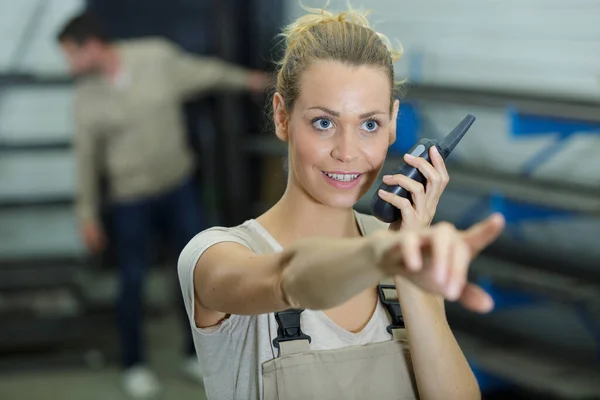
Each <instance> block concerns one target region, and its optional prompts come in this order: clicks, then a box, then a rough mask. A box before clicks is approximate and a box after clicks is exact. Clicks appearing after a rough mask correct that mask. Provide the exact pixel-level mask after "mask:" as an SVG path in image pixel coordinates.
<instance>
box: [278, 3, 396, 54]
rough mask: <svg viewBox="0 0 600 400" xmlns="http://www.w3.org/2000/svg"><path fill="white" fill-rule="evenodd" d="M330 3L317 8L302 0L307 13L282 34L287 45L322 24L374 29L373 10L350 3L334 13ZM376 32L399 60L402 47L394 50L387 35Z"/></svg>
mask: <svg viewBox="0 0 600 400" xmlns="http://www.w3.org/2000/svg"><path fill="white" fill-rule="evenodd" d="M328 4H329V0H328V1H327V3H326V4H325V5H324V6H323V8H315V7H307V6H305V5H303V4H302V2H300V6H301V7H302V8H303V9H304V10H305V11H306V12H307V14H305V15H302V16H301V17H299V18H298V19H296V20H295V21H294V22H293V23H291V24H290V25H288V26H287V27H286V28H285V29H284V30H283V32H282V33H281V34H280V36H281V37H283V38H284V39H285V43H286V47H288V48H289V47H292V46H293V45H294V43H295V42H296V41H297V40H298V38H299V37H301V36H302V35H303V34H304V33H305V32H307V31H309V30H310V29H311V28H313V27H315V26H317V25H321V24H328V23H348V24H353V25H358V26H361V27H364V28H368V29H371V30H373V29H372V28H371V25H370V23H369V19H368V18H367V17H368V15H369V14H370V13H371V11H369V10H358V9H354V8H351V7H350V5H348V10H346V11H341V12H339V13H332V12H331V11H328V10H327V9H326V7H327V5H328ZM373 31H374V30H373ZM374 32H375V31H374ZM375 33H376V34H377V36H379V38H380V39H381V41H382V42H383V43H384V44H385V46H386V47H387V48H388V49H389V51H390V54H391V56H392V60H393V61H397V60H399V59H400V58H401V57H402V48H400V49H399V50H394V49H393V47H392V45H391V43H390V41H389V39H388V38H387V36H385V35H384V34H382V33H379V32H375Z"/></svg>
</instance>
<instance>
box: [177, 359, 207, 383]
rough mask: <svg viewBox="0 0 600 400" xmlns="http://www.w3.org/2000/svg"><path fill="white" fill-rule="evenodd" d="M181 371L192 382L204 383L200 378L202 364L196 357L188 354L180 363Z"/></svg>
mask: <svg viewBox="0 0 600 400" xmlns="http://www.w3.org/2000/svg"><path fill="white" fill-rule="evenodd" d="M181 372H182V373H183V375H184V376H185V377H186V378H188V379H190V380H192V381H193V382H195V383H197V384H199V385H203V384H204V379H203V378H202V365H200V362H199V361H198V357H196V356H189V357H188V358H186V359H185V360H184V361H183V364H182V365H181Z"/></svg>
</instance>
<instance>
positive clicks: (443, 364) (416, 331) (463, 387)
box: [394, 277, 481, 400]
mask: <svg viewBox="0 0 600 400" xmlns="http://www.w3.org/2000/svg"><path fill="white" fill-rule="evenodd" d="M394 282H395V284H396V289H397V290H398V296H399V300H400V305H401V308H402V314H403V316H404V322H405V324H406V331H407V335H408V342H409V345H410V351H411V357H412V363H413V367H414V371H415V376H416V381H417V386H418V388H419V393H420V397H421V399H423V400H438V399H443V400H452V399H457V400H470V399H480V398H481V395H480V391H479V386H478V384H477V380H476V379H475V375H474V374H473V371H472V370H471V367H470V366H469V364H468V362H467V360H466V358H465V356H464V354H463V352H462V350H461V349H460V346H459V345H458V343H457V342H456V339H455V338H454V335H453V333H452V331H451V329H450V327H449V325H448V322H447V320H446V316H445V312H444V308H443V304H442V303H441V300H440V299H439V298H437V297H436V296H434V295H432V294H430V293H427V292H424V291H423V290H421V289H420V288H418V287H417V286H415V285H413V284H412V283H410V282H408V281H407V280H405V279H404V278H401V277H400V278H395V279H394Z"/></svg>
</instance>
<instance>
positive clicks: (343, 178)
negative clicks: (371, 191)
mask: <svg viewBox="0 0 600 400" xmlns="http://www.w3.org/2000/svg"><path fill="white" fill-rule="evenodd" d="M325 175H327V176H328V177H330V178H331V179H335V180H336V181H340V182H350V181H353V180H355V179H356V178H358V175H359V174H330V173H328V172H325Z"/></svg>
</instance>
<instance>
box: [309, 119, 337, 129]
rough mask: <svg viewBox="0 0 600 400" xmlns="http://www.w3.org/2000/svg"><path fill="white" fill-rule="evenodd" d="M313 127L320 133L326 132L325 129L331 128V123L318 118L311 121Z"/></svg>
mask: <svg viewBox="0 0 600 400" xmlns="http://www.w3.org/2000/svg"><path fill="white" fill-rule="evenodd" d="M313 126H314V127H315V128H317V129H318V130H320V131H326V130H327V129H330V128H331V127H332V126H333V123H332V122H331V120H328V119H327V118H319V119H317V120H315V121H313Z"/></svg>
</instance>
